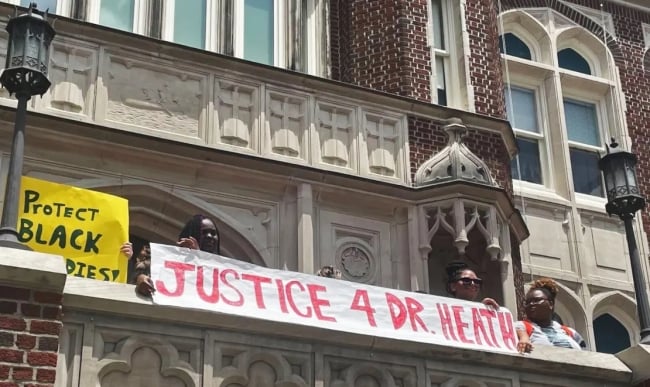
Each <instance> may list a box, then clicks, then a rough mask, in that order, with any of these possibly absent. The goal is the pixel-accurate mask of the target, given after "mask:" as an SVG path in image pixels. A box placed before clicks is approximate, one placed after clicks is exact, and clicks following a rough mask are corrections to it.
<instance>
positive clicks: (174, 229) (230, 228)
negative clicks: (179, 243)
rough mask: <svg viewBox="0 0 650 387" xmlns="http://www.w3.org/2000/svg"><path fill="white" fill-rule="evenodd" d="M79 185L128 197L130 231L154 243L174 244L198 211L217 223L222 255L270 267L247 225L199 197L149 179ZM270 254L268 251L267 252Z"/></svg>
mask: <svg viewBox="0 0 650 387" xmlns="http://www.w3.org/2000/svg"><path fill="white" fill-rule="evenodd" d="M75 185H76V186H78V187H82V188H89V189H93V190H96V191H100V192H105V193H109V194H112V195H117V196H121V197H124V198H126V199H128V200H129V214H130V232H131V233H134V234H137V235H138V236H140V237H143V238H145V239H148V240H150V241H152V242H157V243H166V244H171V243H174V242H175V241H176V240H177V237H178V233H179V232H180V230H181V229H182V227H183V225H184V224H185V222H186V221H187V220H188V219H189V218H191V217H192V216H193V215H195V214H204V215H206V216H208V217H210V218H211V219H213V220H214V221H215V222H216V223H217V225H216V226H217V227H218V228H219V232H220V236H221V248H222V252H221V253H222V255H224V256H228V257H232V258H236V259H240V260H243V261H247V262H251V263H254V264H257V265H261V266H268V262H270V257H268V256H265V255H263V252H265V251H267V250H266V247H265V246H264V245H263V244H262V243H260V242H259V241H257V240H255V237H254V236H252V235H250V234H249V233H248V231H247V228H246V225H244V224H242V223H240V222H239V221H238V220H237V219H235V218H233V217H231V216H230V215H228V214H226V213H225V212H223V211H221V210H220V209H218V208H217V207H216V206H214V205H212V204H210V203H207V202H205V201H203V200H202V199H200V198H197V197H194V196H191V195H188V194H185V193H182V192H179V191H176V190H174V187H166V186H161V185H157V184H149V183H146V182H140V181H138V182H125V181H122V180H118V179H85V180H80V181H78V182H76V183H75ZM267 255H268V254H267Z"/></svg>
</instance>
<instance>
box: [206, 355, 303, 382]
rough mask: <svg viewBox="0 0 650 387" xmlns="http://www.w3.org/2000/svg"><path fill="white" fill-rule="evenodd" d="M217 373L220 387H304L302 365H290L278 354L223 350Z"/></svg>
mask: <svg viewBox="0 0 650 387" xmlns="http://www.w3.org/2000/svg"><path fill="white" fill-rule="evenodd" d="M219 363H220V365H219V366H218V368H220V369H219V370H215V371H216V375H215V376H216V380H215V381H216V384H215V385H216V386H220V387H277V386H283V387H307V386H308V383H307V382H306V381H305V380H304V378H303V377H302V376H303V375H301V373H302V372H303V365H301V364H300V363H298V364H292V363H290V361H289V360H288V359H287V358H285V357H284V356H283V355H282V354H281V353H280V352H278V351H258V350H243V348H241V347H239V348H238V349H235V348H234V347H231V348H228V347H226V348H223V349H222V352H221V356H220V359H219Z"/></svg>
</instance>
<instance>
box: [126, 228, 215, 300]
mask: <svg viewBox="0 0 650 387" xmlns="http://www.w3.org/2000/svg"><path fill="white" fill-rule="evenodd" d="M220 241H221V240H220V237H219V230H218V229H217V226H216V224H215V222H214V221H213V220H212V219H210V218H208V217H207V216H204V215H194V216H193V217H192V218H191V219H190V220H189V221H188V222H187V223H186V224H185V226H184V227H183V229H182V230H181V232H180V234H179V235H178V242H176V244H177V245H179V246H181V247H186V248H188V249H193V250H201V251H205V252H207V253H211V254H217V255H219V254H220V252H221V249H220V247H221V246H220ZM143 249H144V248H143ZM146 251H148V254H149V260H148V261H147V259H146V257H145V259H142V262H143V263H142V265H141V266H142V269H141V270H140V271H139V272H137V273H136V278H135V288H136V291H137V292H138V293H139V294H141V295H143V296H151V295H152V294H153V293H154V292H155V291H156V289H155V288H154V286H153V282H152V281H151V278H150V275H151V251H150V250H149V249H147V250H146ZM145 253H146V252H145ZM147 262H148V263H147Z"/></svg>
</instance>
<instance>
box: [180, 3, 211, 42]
mask: <svg viewBox="0 0 650 387" xmlns="http://www.w3.org/2000/svg"><path fill="white" fill-rule="evenodd" d="M205 7H206V4H205V0H178V1H175V2H174V39H173V40H174V42H176V43H180V44H184V45H186V46H190V47H195V48H205V34H206V31H205V16H206V8H205Z"/></svg>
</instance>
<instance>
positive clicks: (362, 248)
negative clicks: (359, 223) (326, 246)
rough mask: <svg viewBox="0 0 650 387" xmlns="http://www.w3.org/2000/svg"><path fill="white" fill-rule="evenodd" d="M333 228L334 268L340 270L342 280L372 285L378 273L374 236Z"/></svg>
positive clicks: (375, 238) (375, 239)
mask: <svg viewBox="0 0 650 387" xmlns="http://www.w3.org/2000/svg"><path fill="white" fill-rule="evenodd" d="M335 227H336V228H335V236H336V246H337V249H336V267H338V268H341V274H342V277H343V279H346V280H348V281H354V282H362V283H373V282H374V281H375V280H376V277H377V272H378V271H379V267H378V263H377V258H376V256H377V252H376V251H375V250H376V249H375V247H376V246H375V245H376V244H377V237H376V235H373V234H372V233H368V232H364V233H360V232H359V230H355V231H356V232H355V231H352V232H351V230H348V229H346V228H341V227H340V226H335Z"/></svg>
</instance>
